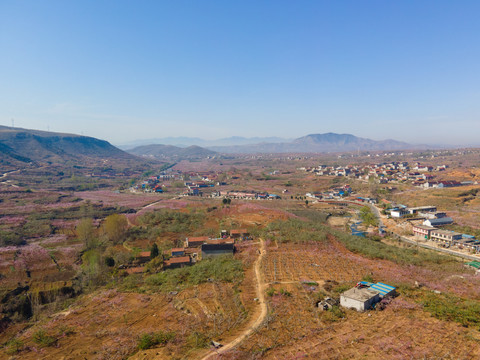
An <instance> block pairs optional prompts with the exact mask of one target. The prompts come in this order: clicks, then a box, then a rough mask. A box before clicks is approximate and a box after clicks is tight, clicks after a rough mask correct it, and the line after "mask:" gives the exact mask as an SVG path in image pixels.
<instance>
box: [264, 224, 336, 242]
mask: <svg viewBox="0 0 480 360" xmlns="http://www.w3.org/2000/svg"><path fill="white" fill-rule="evenodd" d="M325 229H326V228H325V227H324V226H322V225H321V224H317V223H310V222H309V223H307V222H305V221H302V220H299V219H289V220H287V221H275V222H272V223H270V224H269V225H268V226H267V227H266V228H265V230H264V231H263V232H264V233H263V234H262V236H263V237H264V238H265V239H268V240H272V241H277V242H278V243H288V242H293V243H297V244H298V243H309V242H320V241H325V240H326V239H327V234H328V232H327V231H325Z"/></svg>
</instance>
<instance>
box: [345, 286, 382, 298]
mask: <svg viewBox="0 0 480 360" xmlns="http://www.w3.org/2000/svg"><path fill="white" fill-rule="evenodd" d="M378 294H380V292H379V291H375V290H370V289H369V288H362V289H359V288H352V289H350V290H347V291H345V292H344V293H342V296H344V297H347V298H349V299H353V300H358V301H367V300H370V299H371V298H372V297H374V296H376V295H378Z"/></svg>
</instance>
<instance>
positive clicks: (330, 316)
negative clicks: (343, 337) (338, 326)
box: [323, 305, 346, 322]
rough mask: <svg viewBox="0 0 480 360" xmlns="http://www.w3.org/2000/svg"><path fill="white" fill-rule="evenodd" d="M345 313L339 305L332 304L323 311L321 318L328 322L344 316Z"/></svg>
mask: <svg viewBox="0 0 480 360" xmlns="http://www.w3.org/2000/svg"><path fill="white" fill-rule="evenodd" d="M345 316H346V314H345V312H344V311H343V309H342V308H341V307H340V306H337V305H334V306H332V308H331V309H330V310H329V311H324V312H323V319H324V320H325V321H328V322H336V321H339V320H341V319H343V318H345Z"/></svg>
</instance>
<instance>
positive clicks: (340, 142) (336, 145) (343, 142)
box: [209, 133, 425, 153]
mask: <svg viewBox="0 0 480 360" xmlns="http://www.w3.org/2000/svg"><path fill="white" fill-rule="evenodd" d="M412 148H415V149H419V148H425V146H420V145H411V144H408V143H406V142H401V141H396V140H382V141H376V140H371V139H365V138H360V137H357V136H354V135H350V134H335V133H326V134H311V135H307V136H303V137H300V138H298V139H295V140H293V141H290V142H283V143H276V144H275V143H274V144H272V143H262V144H256V145H249V146H211V147H209V149H211V150H215V151H218V152H222V153H326V152H345V151H376V150H406V149H412Z"/></svg>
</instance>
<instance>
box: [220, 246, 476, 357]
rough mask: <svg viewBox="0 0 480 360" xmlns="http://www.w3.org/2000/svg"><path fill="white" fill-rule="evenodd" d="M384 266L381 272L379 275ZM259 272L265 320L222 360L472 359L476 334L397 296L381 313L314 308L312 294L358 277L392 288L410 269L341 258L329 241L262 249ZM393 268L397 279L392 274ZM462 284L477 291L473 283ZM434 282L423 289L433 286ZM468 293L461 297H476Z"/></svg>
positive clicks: (406, 280) (341, 251)
mask: <svg viewBox="0 0 480 360" xmlns="http://www.w3.org/2000/svg"><path fill="white" fill-rule="evenodd" d="M345 255H349V256H348V257H346V256H345ZM316 265H320V266H316ZM387 268H388V269H389V270H390V271H389V272H385V270H386V269H387ZM263 269H264V271H265V278H266V281H267V283H269V286H270V291H271V293H273V295H271V296H270V297H267V298H268V299H269V300H268V305H269V316H268V318H267V320H266V322H265V324H264V326H263V327H262V328H261V329H260V330H259V331H258V332H257V333H256V334H255V335H254V336H252V338H251V339H249V340H248V341H246V342H245V343H244V344H242V345H241V346H239V348H238V349H236V350H234V351H231V352H229V353H228V354H224V355H222V357H221V358H222V359H257V358H262V359H263V358H265V359H297V358H298V359H302V358H309V359H310V358H311V359H345V358H348V359H357V358H363V357H364V356H365V354H368V358H372V359H380V358H392V359H404V358H444V357H445V356H447V358H448V357H451V358H455V359H474V358H476V357H477V356H479V355H480V349H479V348H478V346H477V343H478V341H479V340H480V334H479V332H478V330H477V329H471V328H470V329H467V328H464V327H462V326H460V325H458V324H455V323H451V322H446V321H440V320H438V319H435V318H433V317H432V316H431V315H430V314H428V313H426V312H425V311H424V310H422V306H421V305H420V304H418V303H417V302H415V301H414V300H413V299H412V298H409V297H408V296H405V295H404V294H402V293H400V296H398V297H397V298H395V299H394V300H393V301H392V302H391V303H390V304H389V305H388V306H387V308H386V310H384V311H370V312H367V313H357V312H356V311H353V310H343V311H341V312H340V313H337V314H335V315H333V314H331V313H330V312H323V311H320V310H319V309H317V308H316V307H315V301H317V300H319V293H328V292H331V290H332V288H333V289H335V287H337V288H338V287H341V286H342V285H347V286H352V285H354V284H355V282H356V281H358V280H360V279H361V278H362V277H364V276H365V275H370V276H373V278H375V280H376V281H382V282H386V283H393V284H395V285H397V284H399V283H400V282H401V283H406V284H408V283H413V282H414V281H415V280H414V279H416V278H417V277H416V275H418V273H417V274H416V272H415V271H414V272H412V273H409V272H406V271H405V270H406V269H404V268H403V269H402V267H401V266H398V265H397V264H394V263H391V262H389V261H380V264H378V262H377V261H372V260H369V259H365V258H364V257H362V256H359V255H355V254H348V250H346V249H345V248H344V247H343V246H342V245H341V244H339V243H337V242H336V240H333V239H330V241H329V243H328V244H321V245H318V246H317V245H304V244H302V245H291V244H287V245H285V244H281V245H279V246H278V247H277V246H276V245H275V244H270V246H269V248H268V250H267V256H266V258H265V261H264V264H263ZM401 270H403V271H402V275H403V276H402V277H401V279H399V277H398V275H395V274H394V273H396V272H398V271H401ZM415 270H416V271H425V273H427V272H428V271H427V270H425V269H415ZM431 275H433V274H431ZM458 276H460V275H458ZM380 277H381V278H380ZM445 281H446V282H447V283H448V280H445ZM470 281H471V285H472V286H478V280H477V279H472V278H470ZM441 282H442V281H438V280H437V284H429V285H428V286H432V287H435V286H436V285H437V286H438V287H440V283H441ZM314 283H317V284H314ZM326 289H328V290H329V291H327V290H326ZM448 290H450V291H454V290H455V289H454V288H450V289H448ZM471 290H472V293H470V294H469V295H473V293H476V290H474V289H471ZM430 291H432V290H430ZM475 297H477V298H478V294H476V295H475ZM432 337H434V338H435V342H434V343H432V341H431V339H432Z"/></svg>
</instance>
